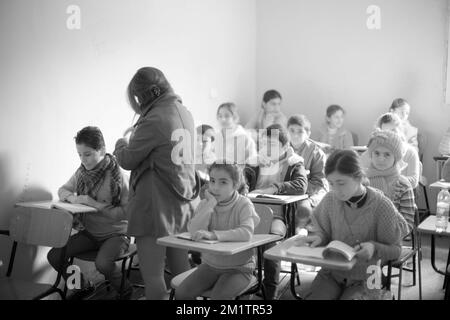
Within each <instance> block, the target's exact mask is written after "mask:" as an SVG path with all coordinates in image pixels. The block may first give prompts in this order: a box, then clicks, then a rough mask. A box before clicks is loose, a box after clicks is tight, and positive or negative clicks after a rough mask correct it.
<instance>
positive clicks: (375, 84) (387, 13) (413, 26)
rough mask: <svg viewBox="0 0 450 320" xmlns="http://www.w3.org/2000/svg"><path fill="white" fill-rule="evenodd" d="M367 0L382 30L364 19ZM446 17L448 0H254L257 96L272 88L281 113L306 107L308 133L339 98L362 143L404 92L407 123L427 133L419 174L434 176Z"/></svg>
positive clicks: (441, 125) (444, 110)
mask: <svg viewBox="0 0 450 320" xmlns="http://www.w3.org/2000/svg"><path fill="white" fill-rule="evenodd" d="M370 5H377V6H379V7H380V9H381V29H380V30H377V31H374V30H368V28H367V26H366V21H367V18H368V17H369V15H368V14H367V13H366V9H367V8H368V7H369V6H370ZM447 17H448V13H447V1H446V0H377V1H373V0H342V1H333V0H319V1H309V0H283V1H276V0H260V1H258V6H257V55H256V93H257V96H258V97H261V96H262V94H263V92H264V91H265V90H266V89H270V88H276V89H278V90H279V91H280V92H281V94H282V95H283V97H284V111H285V113H286V114H287V115H289V114H293V113H304V114H306V115H307V116H308V117H309V118H310V120H311V121H312V124H313V134H314V133H315V132H316V131H317V130H315V129H317V128H318V127H319V126H320V125H321V123H322V122H323V121H324V116H325V109H326V107H327V106H328V105H330V104H333V103H337V104H340V105H342V106H343V107H344V108H345V109H346V111H347V120H346V121H347V126H348V127H349V128H350V129H352V130H354V131H355V132H356V133H357V134H358V136H359V140H360V143H367V140H368V136H369V134H370V132H371V129H372V127H373V123H374V122H375V120H376V118H377V117H378V116H379V115H380V114H382V113H383V112H387V111H388V109H389V106H390V104H391V102H392V100H393V99H394V98H397V97H403V98H405V99H407V100H408V101H409V102H410V104H411V106H412V112H411V117H410V120H411V122H412V124H413V125H416V126H418V127H419V128H420V129H421V130H423V131H424V133H425V134H426V136H427V137H428V145H427V149H426V155H425V158H424V165H425V174H426V176H427V177H428V178H429V180H433V179H435V169H434V161H433V160H432V156H433V155H435V154H436V153H437V152H438V151H437V147H438V144H439V140H440V138H441V136H442V135H443V133H444V132H445V131H446V129H447V127H449V126H450V106H449V105H445V102H444V101H445V100H444V99H445V98H444V87H445V77H446V74H445V64H446V57H447V48H446V45H447V43H446V42H447V32H448V22H447ZM256 107H259V106H256ZM256 107H255V108H256Z"/></svg>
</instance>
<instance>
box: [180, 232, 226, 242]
mask: <svg viewBox="0 0 450 320" xmlns="http://www.w3.org/2000/svg"><path fill="white" fill-rule="evenodd" d="M175 236H176V237H177V238H180V239H184V240H190V241H194V240H192V237H191V234H190V233H189V232H183V233H180V234H177V235H175ZM196 242H202V243H209V244H213V243H218V242H219V240H207V239H201V240H197V241H196Z"/></svg>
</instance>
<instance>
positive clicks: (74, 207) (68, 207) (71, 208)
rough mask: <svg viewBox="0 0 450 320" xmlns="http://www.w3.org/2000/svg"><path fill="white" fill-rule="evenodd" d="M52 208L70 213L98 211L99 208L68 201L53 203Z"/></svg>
mask: <svg viewBox="0 0 450 320" xmlns="http://www.w3.org/2000/svg"><path fill="white" fill-rule="evenodd" d="M52 208H55V209H61V210H65V211H68V212H70V213H86V212H97V211H98V210H97V209H95V208H93V207H89V206H86V205H84V204H78V203H68V202H55V203H53V205H52Z"/></svg>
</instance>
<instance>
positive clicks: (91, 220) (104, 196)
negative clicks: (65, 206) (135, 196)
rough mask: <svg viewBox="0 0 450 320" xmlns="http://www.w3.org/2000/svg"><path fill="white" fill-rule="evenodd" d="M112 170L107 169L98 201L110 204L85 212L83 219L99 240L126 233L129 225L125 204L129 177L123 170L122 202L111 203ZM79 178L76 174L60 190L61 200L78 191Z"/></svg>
mask: <svg viewBox="0 0 450 320" xmlns="http://www.w3.org/2000/svg"><path fill="white" fill-rule="evenodd" d="M121 172H122V171H121ZM111 179H112V177H111V172H110V171H107V172H106V175H105V178H104V180H103V184H102V185H101V187H100V189H99V190H98V193H97V199H95V200H97V201H98V202H103V203H107V204H110V205H109V206H107V207H106V208H105V209H103V210H101V211H100V212H95V213H83V214H82V215H81V221H82V223H83V225H84V227H85V228H86V230H87V231H88V232H89V233H91V234H92V235H93V236H94V237H96V238H97V239H99V240H104V239H107V238H109V237H111V236H113V235H116V234H123V235H124V234H126V233H127V226H128V221H127V220H128V217H127V214H126V211H125V206H126V204H127V202H128V180H129V179H128V177H127V176H126V175H125V173H123V172H122V186H121V189H122V191H121V194H120V204H119V205H118V206H113V205H111V203H112V196H111ZM76 190H77V179H76V177H75V174H74V175H73V176H72V177H71V178H70V180H69V181H67V182H66V183H65V184H64V185H63V186H62V187H61V188H59V190H58V196H59V199H60V200H61V201H65V200H66V199H67V197H69V196H70V195H73V194H75V193H76Z"/></svg>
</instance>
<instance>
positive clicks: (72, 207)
mask: <svg viewBox="0 0 450 320" xmlns="http://www.w3.org/2000/svg"><path fill="white" fill-rule="evenodd" d="M15 207H22V208H39V209H48V210H50V209H59V210H65V211H67V212H70V213H72V214H73V213H89V212H97V211H98V210H97V209H95V208H93V207H89V206H86V205H82V204H71V203H67V202H61V201H52V200H46V201H30V202H18V203H16V204H15Z"/></svg>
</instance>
